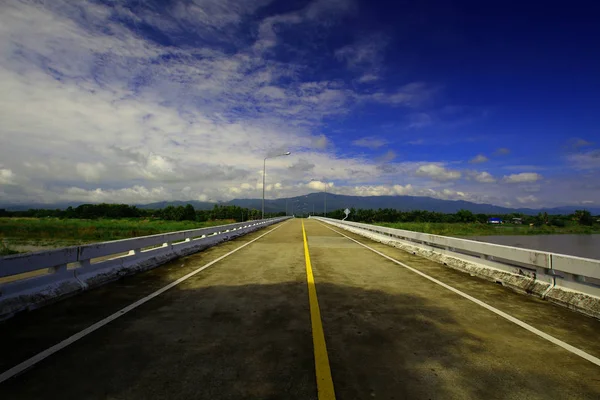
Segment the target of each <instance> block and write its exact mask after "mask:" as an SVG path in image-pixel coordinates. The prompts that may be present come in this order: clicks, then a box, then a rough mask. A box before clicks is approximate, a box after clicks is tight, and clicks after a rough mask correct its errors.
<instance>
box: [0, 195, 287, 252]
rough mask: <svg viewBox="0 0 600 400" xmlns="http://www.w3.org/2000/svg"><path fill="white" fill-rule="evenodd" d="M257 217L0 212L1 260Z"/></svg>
mask: <svg viewBox="0 0 600 400" xmlns="http://www.w3.org/2000/svg"><path fill="white" fill-rule="evenodd" d="M280 214H281V213H280ZM283 214H285V213H283ZM278 215H279V214H278ZM259 216H260V214H259V211H257V210H249V209H245V208H241V207H236V206H219V205H216V206H215V207H214V208H213V209H212V210H195V209H194V207H193V206H192V205H190V204H188V205H186V206H178V207H173V206H169V207H166V208H164V209H161V210H145V209H138V208H137V207H135V206H129V205H126V204H97V205H93V204H84V205H81V206H79V207H75V208H73V207H69V208H67V209H66V210H41V209H36V210H27V211H6V210H0V256H5V255H10V254H15V253H18V252H27V251H36V250H41V249H43V248H53V247H63V246H74V245H79V244H85V243H93V242H104V241H109V240H119V239H126V238H131V237H138V236H147V235H154V234H159V233H165V232H174V231H181V230H187V229H197V228H204V227H210V226H215V225H225V224H231V223H234V222H241V221H247V220H249V219H257V218H259ZM269 216H271V215H269ZM273 216H274V215H273Z"/></svg>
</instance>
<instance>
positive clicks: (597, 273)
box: [312, 217, 600, 297]
mask: <svg viewBox="0 0 600 400" xmlns="http://www.w3.org/2000/svg"><path fill="white" fill-rule="evenodd" d="M312 218H315V219H317V220H320V221H323V222H327V223H328V224H332V225H335V226H338V227H341V228H345V229H347V228H349V227H350V228H354V229H357V230H362V231H368V232H371V233H374V234H378V235H383V236H386V237H389V238H390V239H393V240H399V241H401V242H404V243H405V244H407V245H411V246H416V247H419V248H421V249H424V250H427V251H431V252H437V253H440V254H444V255H447V256H451V257H456V258H461V259H466V260H467V261H470V262H475V263H478V264H482V265H485V266H488V267H492V268H496V269H500V270H502V271H504V272H510V273H513V274H518V275H525V276H529V277H531V278H534V279H536V280H538V281H540V282H544V283H546V284H550V285H551V286H552V288H554V287H559V288H564V289H567V290H574V291H578V292H581V293H585V294H587V295H591V296H595V297H600V260H594V259H590V258H582V257H575V256H569V255H565V254H556V253H551V252H544V251H538V250H531V249H523V248H518V247H512V246H503V245H498V244H492V243H484V242H478V241H474V240H468V239H459V238H453V237H448V236H440V235H432V234H428V233H421V232H413V231H407V230H402V229H395V228H387V227H383V226H376V225H370V224H364V223H358V222H351V221H340V220H336V219H332V218H323V217H312Z"/></svg>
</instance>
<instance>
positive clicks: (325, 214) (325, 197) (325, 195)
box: [323, 182, 327, 217]
mask: <svg viewBox="0 0 600 400" xmlns="http://www.w3.org/2000/svg"><path fill="white" fill-rule="evenodd" d="M323 201H324V203H325V205H324V206H323V211H324V212H323V214H324V215H323V216H324V217H327V182H325V193H324V194H323Z"/></svg>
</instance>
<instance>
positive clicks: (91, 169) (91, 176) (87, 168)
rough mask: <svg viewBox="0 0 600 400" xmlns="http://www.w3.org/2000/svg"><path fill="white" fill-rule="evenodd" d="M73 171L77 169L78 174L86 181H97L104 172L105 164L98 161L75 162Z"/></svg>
mask: <svg viewBox="0 0 600 400" xmlns="http://www.w3.org/2000/svg"><path fill="white" fill-rule="evenodd" d="M75 171H77V174H79V176H81V177H82V178H83V179H84V180H85V181H86V182H98V181H99V180H100V178H101V177H102V176H103V174H104V173H105V172H106V166H105V165H104V164H102V163H100V162H98V163H95V164H90V163H77V164H76V165H75Z"/></svg>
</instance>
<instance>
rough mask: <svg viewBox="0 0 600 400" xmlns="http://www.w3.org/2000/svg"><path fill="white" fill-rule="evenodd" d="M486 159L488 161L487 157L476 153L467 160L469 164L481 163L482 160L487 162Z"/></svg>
mask: <svg viewBox="0 0 600 400" xmlns="http://www.w3.org/2000/svg"><path fill="white" fill-rule="evenodd" d="M487 161H489V158H487V157H486V156H484V155H483V154H478V155H476V156H475V157H473V158H472V159H471V160H469V162H470V163H471V164H481V163H484V162H487Z"/></svg>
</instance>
